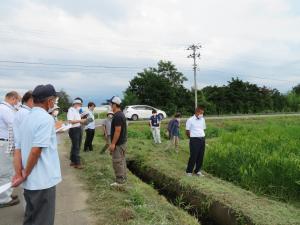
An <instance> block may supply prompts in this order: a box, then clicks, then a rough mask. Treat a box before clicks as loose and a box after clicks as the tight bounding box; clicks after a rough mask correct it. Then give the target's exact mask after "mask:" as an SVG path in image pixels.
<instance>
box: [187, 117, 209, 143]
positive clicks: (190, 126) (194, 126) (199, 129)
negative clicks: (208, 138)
mask: <svg viewBox="0 0 300 225" xmlns="http://www.w3.org/2000/svg"><path fill="white" fill-rule="evenodd" d="M205 129H206V124H205V119H204V117H203V116H201V117H199V118H197V117H196V116H195V115H194V116H192V117H191V118H189V119H188V120H187V122H186V130H189V131H190V137H191V138H193V137H198V138H199V137H205V132H204V130H205Z"/></svg>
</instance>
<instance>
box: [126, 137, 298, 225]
mask: <svg viewBox="0 0 300 225" xmlns="http://www.w3.org/2000/svg"><path fill="white" fill-rule="evenodd" d="M186 144H187V142H186V141H183V142H181V144H180V147H181V151H180V152H179V154H176V153H175V152H174V151H172V150H167V151H166V150H165V145H161V146H155V145H153V144H152V141H151V140H137V139H133V140H130V141H129V148H128V149H129V152H128V155H129V158H132V159H134V160H135V161H138V162H139V164H140V170H141V171H144V173H151V172H152V171H159V175H157V177H155V178H154V181H155V180H161V179H163V178H162V177H163V176H166V177H167V178H168V179H165V180H164V182H165V186H169V187H170V186H171V187H173V186H174V185H178V186H180V188H181V189H182V190H183V192H187V191H191V190H192V191H193V192H194V191H195V192H196V193H202V194H204V195H206V196H208V198H209V200H208V201H207V202H206V204H207V206H204V208H203V211H204V212H206V211H207V208H209V207H210V204H211V202H214V201H220V202H222V203H223V204H225V205H226V206H228V207H229V208H231V209H233V210H235V211H236V212H238V213H239V214H241V215H244V216H245V217H249V218H251V220H252V221H254V223H255V224H266V225H267V224H268V225H275V224H282V225H287V224H295V225H296V224H298V221H300V210H299V208H296V207H294V206H293V205H290V204H286V203H282V202H278V201H274V200H270V199H267V198H265V197H259V196H257V195H255V194H253V193H251V192H249V191H246V190H243V189H241V188H239V187H237V186H236V185H234V184H232V183H229V182H226V181H224V180H221V179H219V178H216V177H213V176H211V175H209V174H207V175H206V177H204V178H200V179H199V178H197V177H186V176H185V172H184V171H185V168H186V161H187V158H188V151H187V149H186V148H185V146H186ZM162 175H163V176H162ZM172 179H173V180H176V183H167V182H168V180H172ZM195 197H196V198H197V196H195ZM205 207H206V208H205ZM241 224H243V223H241Z"/></svg>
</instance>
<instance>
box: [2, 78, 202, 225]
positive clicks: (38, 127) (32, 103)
mask: <svg viewBox="0 0 300 225" xmlns="http://www.w3.org/2000/svg"><path fill="white" fill-rule="evenodd" d="M58 97H59V93H57V92H56V91H55V88H54V87H53V86H52V85H51V84H48V85H39V86H37V87H35V88H34V90H33V91H28V92H26V93H25V94H24V95H23V97H21V96H20V95H19V94H18V93H17V92H16V91H11V92H9V93H7V94H6V96H5V99H4V101H3V102H1V103H0V187H1V186H3V185H4V186H5V185H6V184H10V182H11V187H9V188H7V190H6V191H4V192H1V193H0V208H2V207H9V206H13V205H16V204H18V203H19V202H20V200H19V197H18V196H16V195H14V194H13V188H14V187H18V186H19V185H21V184H22V188H23V189H24V199H25V202H26V205H25V214H24V222H23V225H32V224H36V225H39V224H40V225H53V224H54V216H55V196H56V185H57V184H58V183H60V182H61V180H62V176H61V169H60V161H59V154H58V148H57V144H58V141H57V133H58V132H59V131H60V130H61V129H60V128H61V127H62V126H63V124H62V122H59V121H58V119H57V115H58V113H59V107H58V106H57V99H58ZM121 103H122V101H121V99H120V98H119V97H116V96H114V97H112V99H111V101H110V104H111V109H112V111H111V112H108V113H107V119H106V120H105V122H104V124H103V128H104V135H105V138H106V146H105V147H104V148H103V150H102V152H103V151H105V150H109V152H110V154H111V155H112V164H113V169H114V172H115V182H113V183H112V184H111V186H122V185H124V184H125V183H126V180H127V176H126V159H125V153H126V149H127V121H126V117H125V115H124V113H123V112H122V110H121ZM82 104H83V101H82V99H81V98H75V99H74V101H73V102H72V106H71V107H70V108H69V110H68V114H67V120H68V124H69V125H68V126H67V127H68V133H69V137H70V139H71V151H70V161H71V163H70V166H71V167H74V168H76V169H82V168H83V165H82V164H81V160H80V147H81V142H82V136H83V130H85V132H86V139H85V143H84V151H93V145H92V142H93V138H94V135H95V127H96V126H95V118H94V114H93V111H94V108H95V104H94V103H93V102H90V103H89V104H88V111H87V112H83V111H82ZM203 113H204V108H203V107H198V108H197V109H196V111H195V115H194V116H193V117H191V118H189V119H188V120H187V122H186V135H187V136H188V137H189V138H190V144H189V146H190V157H189V161H188V165H187V169H186V174H187V176H192V175H193V174H195V175H197V176H203V174H202V173H201V167H202V163H203V157H204V151H205V132H204V130H205V129H206V124H205V119H204V117H203ZM180 117H181V115H180V114H179V113H177V114H176V115H175V116H174V118H173V119H172V120H171V121H170V122H169V124H168V132H169V138H170V140H171V143H172V144H174V145H175V149H177V148H178V143H179V127H180ZM160 124H161V118H160V117H159V116H158V115H157V112H156V111H153V115H152V116H151V118H150V121H149V125H150V126H151V130H152V134H153V138H154V141H155V143H157V144H160V143H161V138H160Z"/></svg>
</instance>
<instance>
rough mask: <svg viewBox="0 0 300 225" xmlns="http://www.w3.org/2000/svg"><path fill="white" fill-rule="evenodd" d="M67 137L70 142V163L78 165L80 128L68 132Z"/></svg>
mask: <svg viewBox="0 0 300 225" xmlns="http://www.w3.org/2000/svg"><path fill="white" fill-rule="evenodd" d="M69 137H70V139H71V142H72V146H71V153H70V160H71V162H72V163H74V164H76V165H79V164H80V156H79V153H80V145H81V139H82V131H81V127H74V128H71V129H70V130H69Z"/></svg>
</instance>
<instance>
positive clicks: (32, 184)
mask: <svg viewBox="0 0 300 225" xmlns="http://www.w3.org/2000/svg"><path fill="white" fill-rule="evenodd" d="M32 96H33V101H34V107H33V108H32V110H31V111H30V112H29V114H28V115H27V116H26V118H25V119H24V120H23V122H22V123H21V125H20V129H19V130H22V132H18V134H17V136H18V138H17V141H18V146H20V149H19V150H17V151H16V152H15V156H14V165H15V173H16V175H15V176H14V178H13V181H12V184H13V186H14V187H16V186H18V185H20V184H21V183H22V187H23V188H24V197H25V200H26V209H25V216H24V222H23V225H33V224H34V225H35V224H37V225H39V224H43V225H53V224H54V215H55V189H56V188H55V187H56V185H57V184H58V183H59V182H60V181H61V171H60V163H59V157H58V152H57V141H56V133H55V126H54V120H53V118H52V117H51V116H50V115H49V114H48V111H49V109H51V108H53V107H54V103H55V100H56V96H57V94H56V91H55V89H54V87H53V86H52V85H50V84H48V85H39V86H37V87H36V88H35V89H34V91H33V93H32Z"/></svg>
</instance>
